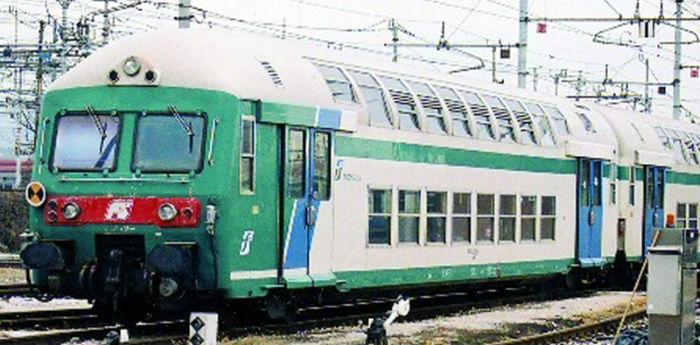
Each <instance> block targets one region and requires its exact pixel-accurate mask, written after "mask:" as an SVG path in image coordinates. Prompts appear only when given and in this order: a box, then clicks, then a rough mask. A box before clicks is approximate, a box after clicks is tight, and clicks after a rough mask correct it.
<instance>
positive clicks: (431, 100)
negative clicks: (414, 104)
mask: <svg viewBox="0 0 700 345" xmlns="http://www.w3.org/2000/svg"><path fill="white" fill-rule="evenodd" d="M407 83H408V86H410V87H411V89H413V92H415V93H416V95H417V96H418V99H419V100H420V103H421V105H422V106H423V110H424V111H425V116H426V121H427V123H426V125H427V128H428V132H430V133H434V134H447V127H445V120H444V119H443V117H442V116H443V114H442V112H443V110H442V104H440V100H439V99H438V98H437V96H435V93H434V92H433V91H432V90H431V89H430V87H429V86H428V84H425V83H418V82H412V81H408V82H407Z"/></svg>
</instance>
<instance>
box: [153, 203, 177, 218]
mask: <svg viewBox="0 0 700 345" xmlns="http://www.w3.org/2000/svg"><path fill="white" fill-rule="evenodd" d="M175 216H177V209H176V208H175V206H173V205H172V204H163V205H160V208H159V209H158V217H160V220H163V221H171V220H173V219H175Z"/></svg>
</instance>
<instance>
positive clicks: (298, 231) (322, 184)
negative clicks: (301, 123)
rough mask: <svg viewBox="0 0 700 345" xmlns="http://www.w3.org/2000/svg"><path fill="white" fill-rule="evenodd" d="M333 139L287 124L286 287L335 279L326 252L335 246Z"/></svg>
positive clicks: (328, 133)
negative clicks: (332, 178) (332, 192)
mask: <svg viewBox="0 0 700 345" xmlns="http://www.w3.org/2000/svg"><path fill="white" fill-rule="evenodd" d="M332 143H333V132H332V131H328V130H321V129H314V128H302V127H286V133H285V140H284V146H285V147H284V153H285V155H284V156H285V164H284V171H285V173H284V194H285V195H284V203H283V204H284V205H283V208H284V212H283V217H284V223H283V228H282V240H283V243H284V246H283V249H282V250H283V254H282V258H283V261H282V263H281V270H282V277H283V280H284V282H285V283H286V284H287V287H288V288H304V287H310V286H319V285H323V284H324V283H326V282H325V280H331V277H332V273H331V262H330V261H331V260H329V258H325V257H324V255H323V254H324V253H327V254H329V255H330V253H331V252H332V250H333V248H332V239H333V235H332V226H331V225H332V214H333V212H332V209H331V208H332V203H330V202H329V199H330V195H331V183H330V179H331V172H330V169H331V153H332ZM319 253H320V254H319ZM325 278H328V279H325Z"/></svg>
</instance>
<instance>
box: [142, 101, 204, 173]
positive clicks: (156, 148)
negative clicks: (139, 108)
mask: <svg viewBox="0 0 700 345" xmlns="http://www.w3.org/2000/svg"><path fill="white" fill-rule="evenodd" d="M205 127H206V119H205V117H204V116H200V115H195V114H180V113H178V112H177V111H176V110H175V111H173V113H172V114H146V115H141V116H139V117H138V120H137V123H136V142H135V145H136V147H135V149H134V162H133V168H134V169H137V170H140V171H143V172H164V173H168V172H181V173H186V172H191V171H199V170H201V168H202V156H203V153H204V152H203V151H204V130H205Z"/></svg>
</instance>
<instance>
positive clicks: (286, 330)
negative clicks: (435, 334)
mask: <svg viewBox="0 0 700 345" xmlns="http://www.w3.org/2000/svg"><path fill="white" fill-rule="evenodd" d="M591 292H592V290H591V291H579V292H573V293H572V292H566V291H560V292H558V293H556V294H555V295H549V296H547V295H539V296H532V295H531V294H530V293H529V291H528V290H527V289H506V290H483V291H476V292H474V291H472V292H459V293H445V294H434V295H425V296H416V297H414V298H412V302H411V303H412V311H411V314H409V319H414V320H415V319H428V318H433V317H436V316H439V315H446V314H450V313H455V312H475V311H479V310H484V309H490V308H494V307H497V306H505V305H509V306H511V305H517V304H522V303H527V302H536V301H543V300H553V299H560V298H569V297H572V296H583V295H586V294H589V293H591ZM392 303H393V300H392V299H378V300H358V301H355V302H354V303H344V304H338V305H331V306H323V307H307V308H302V309H300V313H299V315H298V318H297V320H295V321H291V322H286V323H273V322H264V323H251V322H249V321H246V320H241V319H238V320H236V319H235V318H229V317H228V316H223V317H222V323H221V325H220V330H221V335H226V336H228V337H243V336H246V335H250V334H259V333H265V334H293V333H296V332H299V331H305V330H309V329H315V328H324V327H333V326H342V325H357V322H358V320H362V321H366V320H367V319H368V318H373V317H378V316H382V315H383V313H384V312H385V311H386V310H387V309H388V306H390V305H391V304H392ZM161 326H162V328H161ZM120 328H123V326H121V325H116V324H113V323H108V322H106V321H104V320H101V319H100V318H99V317H98V316H97V315H96V314H95V313H93V312H92V311H91V310H90V309H67V310H54V311H36V312H35V311H26V312H14V313H0V329H2V330H33V331H36V332H30V333H27V334H22V333H26V332H18V333H17V334H15V335H12V334H10V333H12V332H10V333H6V334H5V335H4V336H3V335H1V334H2V333H0V344H37V343H40V344H60V343H61V342H64V341H67V340H70V339H72V338H79V339H104V338H105V336H106V335H107V333H109V332H110V331H118V330H119V329H120ZM38 330H41V331H38ZM129 330H130V333H131V334H130V335H131V337H132V341H131V342H130V343H136V344H172V341H173V340H183V339H185V337H186V334H185V332H186V331H187V330H188V327H187V323H186V321H185V320H169V321H159V322H152V323H146V324H137V325H136V326H133V327H130V328H129ZM18 334H19V335H18ZM134 338H135V339H134Z"/></svg>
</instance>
